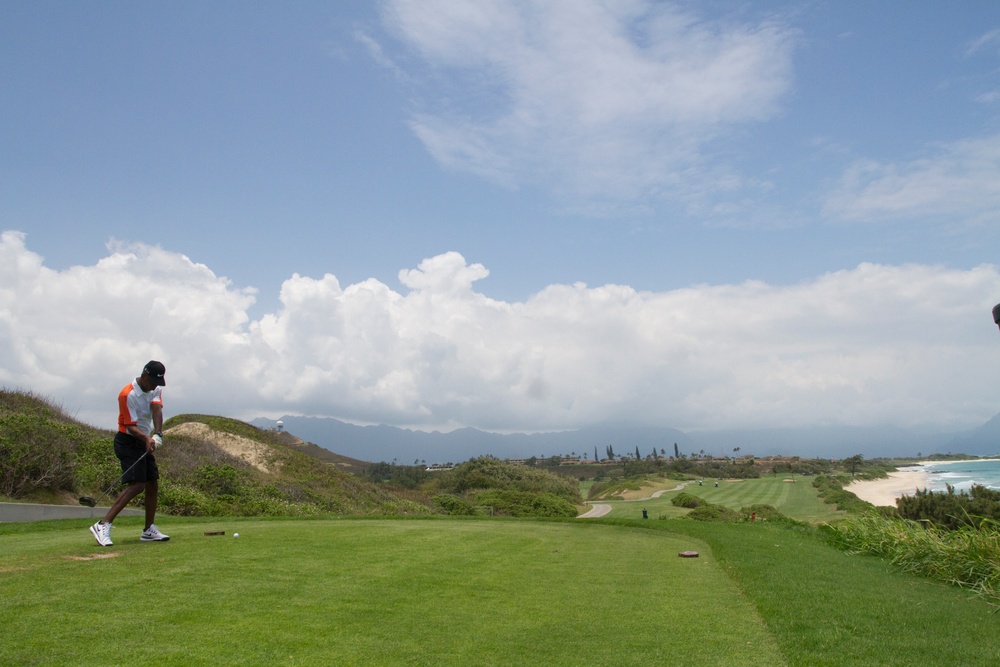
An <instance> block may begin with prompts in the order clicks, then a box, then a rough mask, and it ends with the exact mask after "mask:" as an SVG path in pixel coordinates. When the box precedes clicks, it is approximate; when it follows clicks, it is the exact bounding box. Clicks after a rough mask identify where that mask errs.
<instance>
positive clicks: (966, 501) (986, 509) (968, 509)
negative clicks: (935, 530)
mask: <svg viewBox="0 0 1000 667" xmlns="http://www.w3.org/2000/svg"><path fill="white" fill-rule="evenodd" d="M896 508H897V512H898V514H899V516H901V517H902V518H904V519H912V520H914V521H931V522H933V523H934V525H936V526H937V527H939V528H947V529H950V530H957V529H959V528H962V527H964V526H972V527H978V526H979V525H980V524H981V523H982V521H983V519H990V520H992V521H994V522H997V521H1000V491H995V490H993V489H989V488H986V487H985V486H982V485H980V484H974V485H973V486H972V488H971V489H970V490H969V491H968V492H965V491H961V492H959V493H955V488H954V487H953V486H951V485H948V487H947V491H944V492H935V491H928V490H926V489H922V490H918V491H917V492H916V493H915V494H914V495H912V496H903V497H902V498H899V499H898V500H897V501H896Z"/></svg>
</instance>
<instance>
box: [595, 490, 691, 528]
mask: <svg viewBox="0 0 1000 667" xmlns="http://www.w3.org/2000/svg"><path fill="white" fill-rule="evenodd" d="M690 483H691V482H681V483H680V484H678V485H677V486H675V487H674V488H672V489H660V490H659V491H656V492H655V493H653V495H651V496H649V497H648V498H632V499H630V500H621V501H619V502H623V503H637V502H639V501H642V500H653V499H654V498H659V497H660V496H662V495H663V494H664V493H670V492H671V491H680V490H681V489H683V488H684V487H685V486H687V485H688V484H690ZM611 509H612V507H611V505H607V504H604V503H597V504H595V505H594V506H593V507H591V508H590V510H589V511H587V512H585V513H583V514H581V515H579V516H578V517H576V518H577V519H597V518H599V517H602V516H604V515H606V514H610V513H611Z"/></svg>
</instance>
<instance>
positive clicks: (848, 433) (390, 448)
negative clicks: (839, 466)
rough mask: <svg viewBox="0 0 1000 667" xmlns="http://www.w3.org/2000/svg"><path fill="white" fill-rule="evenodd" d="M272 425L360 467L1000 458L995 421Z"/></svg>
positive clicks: (289, 421) (315, 421)
mask: <svg viewBox="0 0 1000 667" xmlns="http://www.w3.org/2000/svg"><path fill="white" fill-rule="evenodd" d="M278 421H281V422H282V428H283V429H284V430H285V431H288V432H289V433H293V434H294V435H295V436H297V437H299V438H301V439H303V440H305V441H307V442H311V443H313V444H316V445H319V446H320V447H323V448H324V449H328V450H330V451H332V452H336V453H337V454H340V455H342V456H349V457H351V458H355V459H360V460H363V461H373V462H374V461H386V462H396V463H398V464H400V465H412V464H416V463H420V464H423V463H427V464H431V463H447V462H453V463H458V462H461V461H466V460H468V459H471V458H475V457H477V456H484V455H491V456H495V457H497V458H501V459H521V458H529V457H532V456H536V457H552V456H571V455H577V456H582V457H583V458H585V459H590V458H593V457H594V456H595V454H596V455H597V457H598V458H605V457H606V456H607V449H608V447H611V448H612V450H613V451H614V453H615V455H617V456H622V455H630V456H634V455H635V453H636V449H638V452H639V454H640V455H641V456H642V457H646V456H647V455H649V454H652V453H653V450H654V449H655V450H656V451H657V452H658V453H662V454H665V455H667V456H673V454H674V445H675V444H676V445H677V448H678V450H679V451H680V453H681V454H684V455H687V456H690V455H691V454H705V455H711V456H732V455H733V453H734V450H736V448H739V454H741V455H746V454H753V455H755V456H801V457H803V458H844V457H847V456H852V455H854V454H861V455H863V456H864V457H865V458H876V457H888V458H893V457H915V456H919V455H923V456H928V455H930V454H932V453H940V454H948V453H964V454H971V455H975V456H991V455H998V456H1000V414H998V415H996V416H995V417H993V418H992V419H990V420H989V421H988V422H986V423H985V424H983V425H982V426H980V427H978V428H976V429H972V430H969V431H961V432H941V431H926V430H921V429H915V428H913V429H910V428H902V427H896V426H884V427H855V426H810V427H803V428H774V429H744V430H718V431H698V432H684V431H680V430H678V429H675V428H669V427H640V426H631V425H623V424H605V425H600V426H589V427H586V428H581V429H577V430H572V431H559V432H551V433H530V434H528V433H512V434H498V433H491V432H488V431H481V430H478V429H474V428H462V429H457V430H455V431H449V432H447V433H442V432H440V431H432V432H426V431H416V430H410V429H402V428H397V427H394V426H385V425H380V426H357V425H354V424H349V423H347V422H343V421H340V420H337V419H331V418H327V417H296V416H288V415H286V416H283V417H281V418H280V419H267V418H264V417H258V418H257V419H254V420H252V421H251V422H250V423H251V424H253V425H254V426H257V427H259V428H264V429H274V428H277V423H278Z"/></svg>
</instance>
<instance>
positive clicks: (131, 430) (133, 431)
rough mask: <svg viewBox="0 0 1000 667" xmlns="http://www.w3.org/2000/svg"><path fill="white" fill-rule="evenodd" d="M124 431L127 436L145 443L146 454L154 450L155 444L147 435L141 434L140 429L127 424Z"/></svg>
mask: <svg viewBox="0 0 1000 667" xmlns="http://www.w3.org/2000/svg"><path fill="white" fill-rule="evenodd" d="M125 430H126V431H128V434H129V435H131V436H132V437H134V438H136V439H137V440H141V441H142V442H144V443H146V451H147V452H152V451H153V450H155V449H156V443H155V442H153V438H151V437H150V435H149V434H148V433H143V432H142V429H140V428H139V427H138V426H136V425H135V424H129V425H128V426H126V427H125Z"/></svg>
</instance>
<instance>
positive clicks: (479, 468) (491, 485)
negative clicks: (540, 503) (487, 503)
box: [428, 456, 583, 504]
mask: <svg viewBox="0 0 1000 667" xmlns="http://www.w3.org/2000/svg"><path fill="white" fill-rule="evenodd" d="M428 484H429V485H430V488H431V489H433V490H436V491H438V492H441V493H449V494H452V495H462V494H465V493H467V492H470V491H481V490H486V489H510V490H515V491H524V492H528V493H534V494H543V493H549V494H552V495H554V496H558V497H559V498H562V499H563V500H565V501H567V502H568V503H570V504H582V503H583V499H582V498H581V496H580V485H579V483H577V482H576V480H574V479H572V478H569V477H563V476H560V475H556V474H553V473H551V472H549V471H547V470H544V469H540V468H529V467H527V466H519V465H514V464H512V463H508V462H506V461H501V460H499V459H496V458H493V457H491V456H483V457H480V458H476V459H472V460H471V461H466V462H465V463H463V464H461V465H459V466H457V467H455V468H454V469H452V470H448V471H445V472H441V473H436V475H435V476H434V478H433V479H432V480H431V481H430V482H429V483H428Z"/></svg>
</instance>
